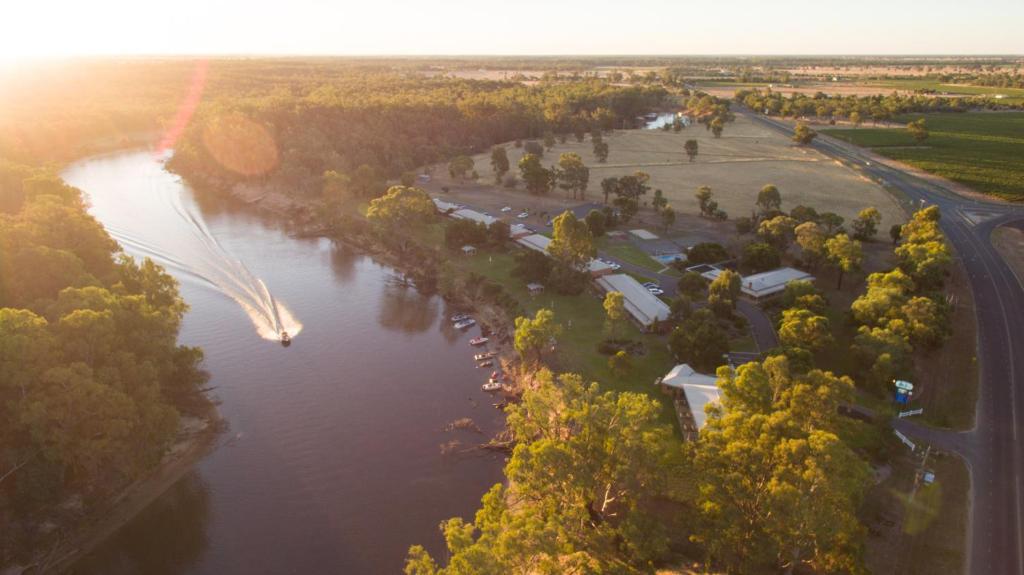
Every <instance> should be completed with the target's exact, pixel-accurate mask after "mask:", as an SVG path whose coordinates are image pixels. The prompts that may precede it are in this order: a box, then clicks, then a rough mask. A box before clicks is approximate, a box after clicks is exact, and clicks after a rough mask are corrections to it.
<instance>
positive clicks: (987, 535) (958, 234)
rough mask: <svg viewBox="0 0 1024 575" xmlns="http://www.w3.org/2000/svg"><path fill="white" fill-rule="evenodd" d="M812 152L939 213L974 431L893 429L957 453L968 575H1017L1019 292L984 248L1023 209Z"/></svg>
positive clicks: (837, 150)
mask: <svg viewBox="0 0 1024 575" xmlns="http://www.w3.org/2000/svg"><path fill="white" fill-rule="evenodd" d="M741 113H744V114H745V115H747V116H749V117H750V118H751V119H753V120H754V121H755V122H758V123H761V124H762V125H765V126H767V127H770V128H772V129H775V130H778V131H780V132H783V133H786V134H791V133H792V129H791V128H790V127H789V126H788V125H786V124H784V123H782V122H778V121H776V120H772V119H769V118H765V117H763V116H760V115H757V114H753V113H750V112H749V111H742V112H741ZM812 146H813V147H814V148H816V149H817V150H819V151H821V152H823V153H825V154H827V155H829V156H832V157H835V158H837V159H840V160H842V161H845V162H847V163H848V164H850V165H852V166H854V167H856V168H858V169H859V170H860V171H861V172H863V173H864V174H865V175H867V176H869V177H872V178H874V179H875V180H876V181H879V182H881V183H883V184H885V185H886V186H889V187H891V188H894V189H896V190H899V192H901V193H902V194H904V195H905V196H906V197H907V198H909V199H910V200H911V201H912V202H915V203H917V204H919V205H926V204H934V205H937V206H938V207H939V209H940V210H941V211H942V221H941V226H942V229H943V231H944V232H945V233H946V237H947V238H948V239H949V242H950V243H951V244H952V245H953V247H954V249H955V250H956V252H957V254H958V256H959V257H960V259H961V261H962V262H963V265H964V267H965V269H966V270H967V273H968V276H969V278H970V285H971V289H972V291H973V293H974V300H975V304H976V310H977V319H978V361H979V366H980V385H981V389H980V390H979V391H980V393H979V399H978V405H977V422H976V426H975V428H974V429H973V430H971V431H969V432H965V433H955V434H954V433H952V432H947V433H945V434H943V433H941V432H935V431H934V430H928V429H926V428H922V427H920V426H914V425H912V424H909V423H907V422H900V423H898V424H897V425H898V427H901V428H902V429H903V430H904V431H905V432H907V433H908V434H909V435H914V436H916V437H919V438H921V439H923V440H926V441H932V442H935V443H937V444H940V445H944V446H946V447H947V448H950V449H952V450H954V451H956V452H958V453H960V454H961V455H963V456H964V457H965V458H966V459H967V461H968V465H969V467H970V470H971V501H972V505H971V527H970V532H969V551H968V556H969V559H968V562H969V572H970V573H972V574H975V575H990V574H991V575H1003V574H1006V575H1024V531H1022V529H1021V528H1022V514H1024V504H1022V497H1024V493H1022V491H1024V467H1022V463H1024V453H1022V452H1024V446H1022V444H1021V443H1019V441H1018V435H1019V434H1022V433H1024V289H1022V287H1021V284H1020V282H1019V281H1018V280H1017V278H1016V277H1015V276H1014V275H1013V272H1012V271H1011V270H1010V268H1009V267H1008V266H1007V265H1006V262H1005V261H1003V259H1002V258H1001V257H1000V255H999V253H998V252H997V251H996V250H995V248H994V247H993V246H992V243H991V241H990V236H991V234H992V231H993V230H994V229H995V228H997V227H999V226H1001V225H1004V224H1008V223H1014V222H1017V221H1020V220H1024V209H1022V208H1020V207H1017V206H1012V205H1007V204H1002V203H996V202H988V201H985V200H979V199H973V198H967V197H964V196H959V195H957V194H955V193H953V192H951V191H949V190H947V189H945V188H943V187H941V186H939V185H937V184H935V183H932V182H928V181H925V180H923V179H921V178H918V177H915V176H913V175H910V174H907V173H906V172H903V171H901V170H898V169H895V168H891V167H889V166H887V165H885V164H881V163H879V162H877V161H875V160H874V159H872V157H871V156H869V155H868V154H866V153H865V152H864V151H863V150H860V149H858V148H856V147H854V146H851V145H848V144H845V143H842V142H839V141H837V140H834V139H831V138H828V137H825V136H819V137H818V138H817V139H816V140H815V141H814V142H813V144H812ZM1015 225H1019V224H1015ZM950 353H957V351H956V350H950ZM960 353H969V351H968V350H962V351H960Z"/></svg>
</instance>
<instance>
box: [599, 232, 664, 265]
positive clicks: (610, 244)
mask: <svg viewBox="0 0 1024 575" xmlns="http://www.w3.org/2000/svg"><path fill="white" fill-rule="evenodd" d="M596 247H597V249H598V251H600V252H604V253H606V254H608V255H609V256H611V257H614V258H618V259H620V260H622V261H624V262H629V263H631V264H633V265H637V266H640V267H642V268H647V269H649V270H651V271H655V272H656V271H658V270H661V269H662V268H664V267H665V266H664V265H662V264H661V263H660V262H658V261H657V260H655V259H654V258H652V257H651V256H649V255H647V252H645V251H643V250H642V249H640V248H638V247H636V246H635V245H633V243H632V242H629V241H617V240H609V239H608V238H600V239H598V240H597V242H596Z"/></svg>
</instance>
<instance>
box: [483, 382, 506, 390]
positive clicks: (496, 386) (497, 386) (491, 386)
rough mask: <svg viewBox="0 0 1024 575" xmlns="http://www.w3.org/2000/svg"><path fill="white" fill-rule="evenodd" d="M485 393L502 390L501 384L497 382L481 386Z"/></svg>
mask: <svg viewBox="0 0 1024 575" xmlns="http://www.w3.org/2000/svg"><path fill="white" fill-rule="evenodd" d="M480 387H481V389H483V390H484V391H498V390H499V389H501V383H499V382H497V381H488V382H487V383H485V384H483V385H481V386H480Z"/></svg>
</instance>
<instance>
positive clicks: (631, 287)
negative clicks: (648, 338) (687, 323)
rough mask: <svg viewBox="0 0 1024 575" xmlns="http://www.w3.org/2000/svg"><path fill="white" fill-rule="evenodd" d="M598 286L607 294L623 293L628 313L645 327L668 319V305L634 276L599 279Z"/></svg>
mask: <svg viewBox="0 0 1024 575" xmlns="http://www.w3.org/2000/svg"><path fill="white" fill-rule="evenodd" d="M597 285H599V286H601V288H602V289H604V290H605V291H606V292H611V291H617V292H622V296H623V300H624V301H623V303H624V304H625V307H626V311H628V312H629V315H631V316H633V318H634V319H636V320H637V321H638V322H640V325H642V326H644V327H648V326H650V325H651V324H653V323H654V322H655V320H665V319H668V316H669V308H668V304H666V303H665V302H663V301H661V299H660V298H658V296H656V295H654V294H652V293H651V292H649V291H647V288H645V287H644V286H642V285H640V282H638V281H636V280H635V279H633V277H632V276H628V275H626V274H611V275H607V276H603V277H599V278H597Z"/></svg>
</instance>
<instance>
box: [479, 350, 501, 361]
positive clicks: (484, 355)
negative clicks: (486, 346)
mask: <svg viewBox="0 0 1024 575" xmlns="http://www.w3.org/2000/svg"><path fill="white" fill-rule="evenodd" d="M496 355H498V352H496V351H485V352H483V353H478V354H476V355H474V356H473V359H475V360H477V361H483V360H485V359H491V358H492V357H494V356H496Z"/></svg>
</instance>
